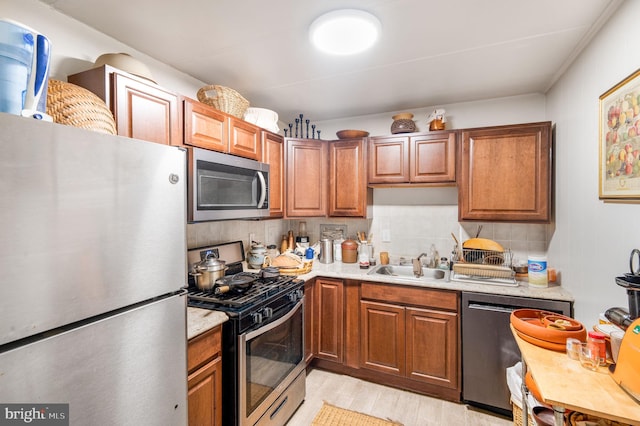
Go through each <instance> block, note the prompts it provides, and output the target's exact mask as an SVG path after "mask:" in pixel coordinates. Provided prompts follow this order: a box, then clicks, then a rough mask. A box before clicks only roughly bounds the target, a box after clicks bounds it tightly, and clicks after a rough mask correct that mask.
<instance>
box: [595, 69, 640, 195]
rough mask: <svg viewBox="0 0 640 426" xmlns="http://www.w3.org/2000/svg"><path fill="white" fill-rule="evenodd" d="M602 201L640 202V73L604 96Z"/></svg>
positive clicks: (601, 143)
mask: <svg viewBox="0 0 640 426" xmlns="http://www.w3.org/2000/svg"><path fill="white" fill-rule="evenodd" d="M599 169H600V190H599V196H600V199H602V200H607V199H613V200H616V199H617V200H634V201H636V200H640V69H639V70H637V71H635V72H634V73H633V74H631V75H630V76H628V77H627V78H625V79H624V80H622V81H621V82H620V83H618V84H616V85H615V86H613V87H612V88H611V89H609V90H607V91H606V92H605V93H604V94H602V95H601V96H600V167H599Z"/></svg>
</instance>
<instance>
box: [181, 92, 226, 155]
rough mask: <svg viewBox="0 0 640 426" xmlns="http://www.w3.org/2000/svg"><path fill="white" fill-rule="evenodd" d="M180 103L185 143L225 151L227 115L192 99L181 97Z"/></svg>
mask: <svg viewBox="0 0 640 426" xmlns="http://www.w3.org/2000/svg"><path fill="white" fill-rule="evenodd" d="M182 103H183V108H184V110H183V117H184V143H185V145H191V146H196V147H198V148H204V149H211V150H213V151H219V152H227V146H228V144H229V142H228V140H229V138H228V130H227V116H226V115H225V114H224V113H222V112H221V111H218V110H217V109H215V108H213V107H212V106H209V105H207V104H203V103H202V102H199V101H196V100H194V99H189V98H183V100H182Z"/></svg>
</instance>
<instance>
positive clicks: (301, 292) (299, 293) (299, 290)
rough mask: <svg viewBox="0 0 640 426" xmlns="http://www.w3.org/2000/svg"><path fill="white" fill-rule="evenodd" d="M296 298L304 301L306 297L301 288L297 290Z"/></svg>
mask: <svg viewBox="0 0 640 426" xmlns="http://www.w3.org/2000/svg"><path fill="white" fill-rule="evenodd" d="M296 296H298V300H300V299H302V298H303V297H304V290H303V289H301V288H299V289H297V290H296Z"/></svg>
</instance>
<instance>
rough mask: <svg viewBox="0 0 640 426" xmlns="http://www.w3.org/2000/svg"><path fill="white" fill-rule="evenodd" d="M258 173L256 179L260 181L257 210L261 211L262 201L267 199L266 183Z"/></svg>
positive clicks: (260, 173)
mask: <svg viewBox="0 0 640 426" xmlns="http://www.w3.org/2000/svg"><path fill="white" fill-rule="evenodd" d="M257 173H258V179H260V188H261V190H260V201H258V208H259V209H261V208H262V206H263V205H264V200H265V199H266V198H267V182H266V181H265V179H264V175H263V174H262V172H257Z"/></svg>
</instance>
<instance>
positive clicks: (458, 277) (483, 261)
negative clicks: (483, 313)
mask: <svg viewBox="0 0 640 426" xmlns="http://www.w3.org/2000/svg"><path fill="white" fill-rule="evenodd" d="M456 257H457V258H456V259H455V261H454V264H453V267H452V271H451V279H452V280H454V281H463V282H470V283H479V284H494V285H505V286H514V287H515V286H517V285H518V282H517V281H516V278H515V277H516V273H515V271H514V270H513V267H512V266H513V255H512V253H511V251H510V250H505V251H503V252H500V251H491V250H480V249H462V251H461V252H458V255H457V256H456Z"/></svg>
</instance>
